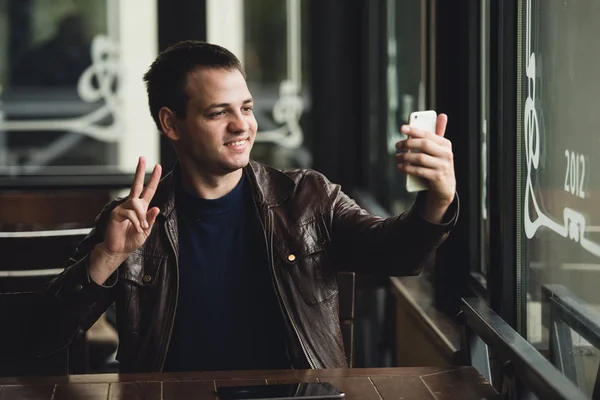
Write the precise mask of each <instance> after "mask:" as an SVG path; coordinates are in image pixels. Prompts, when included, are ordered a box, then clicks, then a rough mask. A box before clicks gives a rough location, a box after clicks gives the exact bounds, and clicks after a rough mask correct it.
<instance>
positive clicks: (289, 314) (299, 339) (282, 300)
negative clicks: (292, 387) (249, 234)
mask: <svg viewBox="0 0 600 400" xmlns="http://www.w3.org/2000/svg"><path fill="white" fill-rule="evenodd" d="M267 219H268V229H269V256H270V260H269V261H270V262H269V264H271V270H272V272H273V277H274V278H275V286H276V287H277V291H278V292H279V298H280V299H281V304H283V308H284V310H285V313H286V314H287V317H288V319H289V321H290V323H291V324H292V327H293V328H294V333H295V334H296V337H297V338H298V342H299V343H300V347H301V348H302V352H303V353H304V356H305V357H306V359H307V360H308V364H309V365H310V367H311V368H312V369H316V368H317V367H316V364H315V362H314V361H313V359H312V357H311V356H310V355H309V353H308V350H307V349H306V346H305V345H304V342H303V341H302V337H301V336H300V332H299V331H298V327H297V326H296V323H295V322H294V319H293V318H292V314H291V313H290V311H289V309H288V307H287V303H286V301H285V299H284V297H283V295H282V290H281V285H280V284H279V278H277V273H276V272H275V261H274V260H275V259H274V257H273V231H274V229H273V218H272V217H271V210H270V209H267Z"/></svg>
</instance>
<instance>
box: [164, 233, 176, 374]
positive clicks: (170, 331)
mask: <svg viewBox="0 0 600 400" xmlns="http://www.w3.org/2000/svg"><path fill="white" fill-rule="evenodd" d="M167 237H168V238H169V243H171V248H172V249H173V254H175V267H176V268H175V278H176V283H177V286H176V290H175V308H174V309H173V313H172V315H173V317H172V318H171V324H170V326H169V335H168V337H167V347H166V348H165V350H164V351H163V355H162V361H161V362H160V370H161V371H162V370H163V368H164V367H165V362H166V361H167V352H168V351H169V345H170V344H171V336H172V335H173V326H174V325H175V314H176V313H177V303H178V301H179V254H177V251H176V250H175V241H174V240H173V237H172V236H171V230H170V229H169V228H168V227H167Z"/></svg>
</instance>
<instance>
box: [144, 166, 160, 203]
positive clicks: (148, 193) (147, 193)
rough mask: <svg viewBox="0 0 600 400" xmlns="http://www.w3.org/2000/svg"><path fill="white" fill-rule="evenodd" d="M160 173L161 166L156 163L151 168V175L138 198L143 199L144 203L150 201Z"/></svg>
mask: <svg viewBox="0 0 600 400" xmlns="http://www.w3.org/2000/svg"><path fill="white" fill-rule="evenodd" d="M161 174H162V167H161V166H160V164H156V165H155V166H154V169H153V170H152V175H150V180H149V181H148V184H147V185H146V187H145V188H144V191H143V192H142V195H141V196H140V198H141V199H142V200H144V201H145V202H146V203H148V204H150V201H151V200H152V198H153V197H154V193H156V188H157V187H158V182H160V175H161Z"/></svg>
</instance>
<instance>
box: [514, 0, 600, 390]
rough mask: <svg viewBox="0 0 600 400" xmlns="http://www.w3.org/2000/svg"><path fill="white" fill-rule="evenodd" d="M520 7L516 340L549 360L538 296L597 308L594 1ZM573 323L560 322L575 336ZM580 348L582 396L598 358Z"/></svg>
mask: <svg viewBox="0 0 600 400" xmlns="http://www.w3.org/2000/svg"><path fill="white" fill-rule="evenodd" d="M523 6H524V8H523V11H524V14H523V15H524V18H523V25H522V26H521V29H522V31H523V35H522V36H523V39H524V42H523V43H522V46H521V55H522V57H523V58H522V60H523V62H522V63H521V65H520V69H519V74H520V79H521V85H520V88H521V90H522V93H523V99H522V101H521V104H520V110H519V111H520V115H521V124H522V129H521V133H522V134H521V135H520V143H519V150H520V152H521V157H520V160H521V169H520V173H521V185H520V193H521V196H520V198H519V199H518V200H519V210H520V211H519V215H518V216H519V219H521V218H522V221H523V224H522V226H523V231H522V240H520V241H518V245H519V251H520V254H521V255H522V261H523V267H522V269H521V274H520V278H521V291H522V293H525V294H526V298H527V318H526V319H527V321H528V322H527V328H526V333H527V335H526V336H527V338H528V340H530V341H531V342H532V343H534V344H535V345H536V346H538V347H539V348H540V349H542V350H544V351H548V354H549V355H550V357H551V358H552V357H556V354H553V351H552V348H551V346H550V343H549V338H550V337H551V336H552V335H551V332H550V331H549V326H548V325H550V324H551V323H552V322H553V321H555V320H556V318H557V317H556V316H555V317H552V316H551V317H550V318H548V319H542V316H543V315H548V314H547V310H544V308H543V307H544V306H545V303H544V302H542V288H543V287H545V286H547V285H551V284H553V285H556V286H555V288H559V289H560V290H566V291H568V292H565V293H570V294H569V296H574V297H573V298H579V299H581V304H583V306H585V307H583V306H578V309H582V310H583V312H585V314H587V315H590V313H591V312H592V311H594V310H597V309H600V291H598V282H599V280H600V207H598V204H600V192H599V190H600V174H599V173H598V170H599V167H600V165H598V158H597V157H596V155H597V154H598V152H599V151H600V140H599V136H598V126H600V113H599V112H598V96H599V94H600V80H598V71H600V51H599V50H600V47H599V42H598V37H600V25H599V24H598V22H597V21H598V19H599V18H600V2H598V1H596V0H579V1H576V2H575V1H563V0H543V1H542V0H528V1H523ZM586 307H589V310H588V309H587V308H586ZM590 310H591V311H590ZM577 325H578V324H576V323H575V324H574V323H572V322H570V326H571V328H572V329H574V330H575V331H576V332H579V333H581V332H580V330H581V327H580V326H577ZM586 339H588V340H589V339H590V338H586ZM577 343H580V344H577ZM581 343H583V342H581V341H579V342H578V341H576V340H573V341H572V346H573V347H572V349H570V351H571V352H572V353H573V354H577V357H579V359H580V361H581V365H584V366H590V367H589V368H591V369H590V370H589V371H588V370H587V369H586V370H585V371H582V370H581V368H580V369H579V370H578V372H577V378H576V381H577V383H579V385H580V386H581V387H582V388H585V389H586V390H588V389H589V388H591V387H593V383H594V381H595V379H596V374H595V371H597V370H595V368H596V367H595V366H596V365H597V364H598V352H597V351H596V350H595V349H591V347H593V346H591V345H590V344H589V343H587V342H586V343H585V344H581ZM581 349H590V351H587V350H586V351H582V350H581ZM563 350H565V349H563ZM586 368H588V367H586ZM590 371H592V372H590ZM588 393H590V392H589V390H588Z"/></svg>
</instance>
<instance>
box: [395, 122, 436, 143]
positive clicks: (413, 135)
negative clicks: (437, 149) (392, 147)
mask: <svg viewBox="0 0 600 400" xmlns="http://www.w3.org/2000/svg"><path fill="white" fill-rule="evenodd" d="M401 130H402V133H404V134H406V135H408V136H409V139H429V140H432V141H433V142H435V143H437V144H440V145H441V144H442V143H443V142H444V138H443V137H441V136H438V135H436V132H429V131H426V130H424V129H420V128H415V127H414V126H409V125H403V126H402V129H401Z"/></svg>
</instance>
